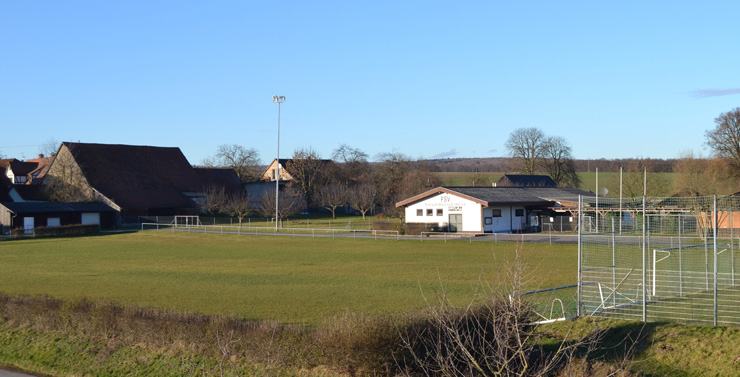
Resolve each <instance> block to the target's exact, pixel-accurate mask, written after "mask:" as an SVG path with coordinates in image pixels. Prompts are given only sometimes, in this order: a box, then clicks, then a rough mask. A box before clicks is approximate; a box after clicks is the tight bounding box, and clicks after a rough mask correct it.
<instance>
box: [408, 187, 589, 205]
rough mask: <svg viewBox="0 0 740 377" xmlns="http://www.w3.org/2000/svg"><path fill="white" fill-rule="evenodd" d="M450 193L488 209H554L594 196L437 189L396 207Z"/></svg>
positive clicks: (563, 191) (571, 191)
mask: <svg viewBox="0 0 740 377" xmlns="http://www.w3.org/2000/svg"><path fill="white" fill-rule="evenodd" d="M439 193H448V194H452V195H457V196H460V197H465V198H467V199H470V200H472V201H475V202H478V203H480V204H482V205H484V206H486V207H490V206H494V205H520V206H528V207H529V206H544V207H552V206H556V205H557V204H559V203H562V202H568V203H570V202H571V201H572V200H575V202H576V203H577V202H578V195H584V196H593V193H590V192H587V191H583V190H579V189H575V188H558V187H538V188H530V187H437V188H435V189H432V190H429V191H426V192H424V193H421V194H419V195H416V196H414V197H411V198H408V199H406V200H403V201H400V202H398V203H396V207H402V206H406V205H409V204H412V203H415V202H417V201H420V200H424V199H426V198H428V197H430V196H433V195H436V194H439Z"/></svg>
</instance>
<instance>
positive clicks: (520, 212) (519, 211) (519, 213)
mask: <svg viewBox="0 0 740 377" xmlns="http://www.w3.org/2000/svg"><path fill="white" fill-rule="evenodd" d="M514 216H516V217H522V216H524V210H523V209H521V208H519V209H516V210H514Z"/></svg>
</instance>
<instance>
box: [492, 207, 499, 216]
mask: <svg viewBox="0 0 740 377" xmlns="http://www.w3.org/2000/svg"><path fill="white" fill-rule="evenodd" d="M491 216H493V217H501V210H500V209H492V210H491Z"/></svg>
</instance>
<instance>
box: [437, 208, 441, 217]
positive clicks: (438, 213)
mask: <svg viewBox="0 0 740 377" xmlns="http://www.w3.org/2000/svg"><path fill="white" fill-rule="evenodd" d="M437 216H442V208H437Z"/></svg>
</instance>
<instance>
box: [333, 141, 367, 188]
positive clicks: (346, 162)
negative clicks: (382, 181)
mask: <svg viewBox="0 0 740 377" xmlns="http://www.w3.org/2000/svg"><path fill="white" fill-rule="evenodd" d="M331 157H332V159H333V160H334V161H335V162H336V163H337V165H336V170H335V172H334V173H333V174H332V176H333V178H334V180H336V181H339V182H341V183H343V184H345V185H353V184H357V183H360V182H367V180H368V176H369V174H370V164H369V163H368V161H367V158H368V156H367V153H365V152H363V151H361V150H359V149H357V148H352V147H350V146H349V145H347V144H342V145H340V146H339V147H338V148H337V149H335V150H334V153H333V154H332V156H331Z"/></svg>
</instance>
